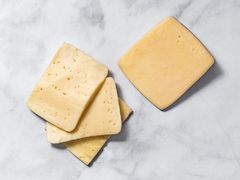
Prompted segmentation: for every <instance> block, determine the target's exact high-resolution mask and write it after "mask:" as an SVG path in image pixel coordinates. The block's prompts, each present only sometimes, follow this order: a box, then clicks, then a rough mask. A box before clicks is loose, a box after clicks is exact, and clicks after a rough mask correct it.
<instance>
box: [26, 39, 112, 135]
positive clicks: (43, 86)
mask: <svg viewBox="0 0 240 180" xmlns="http://www.w3.org/2000/svg"><path fill="white" fill-rule="evenodd" d="M107 74H108V69H107V67H106V66H104V65H103V64H101V63H99V62H97V61H96V60H94V59H93V58H91V57H89V56H88V55H86V54H84V53H83V52H82V51H80V50H79V49H77V48H75V47H74V46H72V45H70V44H67V43H64V44H63V45H62V47H61V48H60V49H59V50H58V52H57V53H56V55H55V56H54V58H53V60H52V62H51V63H50V65H49V66H48V68H47V69H46V71H45V72H44V73H43V75H42V77H41V78H40V80H39V81H38V83H37V85H36V87H35V88H34V90H33V92H32V94H31V96H30V98H29V100H28V106H29V108H30V109H31V110H32V111H33V112H35V113H36V114H37V115H39V116H40V117H42V118H43V119H45V120H46V121H48V122H50V123H52V124H54V125H55V126H57V127H59V128H61V129H63V130H65V131H72V130H73V129H75V127H76V125H77V123H78V121H79V119H80V117H81V116H82V114H83V111H84V110H85V108H86V106H87V105H88V104H89V102H90V101H91V99H92V98H93V97H94V95H95V94H96V92H97V91H98V90H99V88H100V86H101V84H102V83H103V82H104V80H105V78H106V76H107Z"/></svg>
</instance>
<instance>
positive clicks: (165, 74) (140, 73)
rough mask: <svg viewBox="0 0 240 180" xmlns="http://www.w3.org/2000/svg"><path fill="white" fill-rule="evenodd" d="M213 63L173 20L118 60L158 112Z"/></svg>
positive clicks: (143, 39)
mask: <svg viewBox="0 0 240 180" xmlns="http://www.w3.org/2000/svg"><path fill="white" fill-rule="evenodd" d="M213 63H214V60H213V57H212V56H211V55H210V53H209V52H208V50H207V49H206V48H205V47H204V46H203V45H202V44H201V42H200V41H199V40H198V39H197V38H196V37H195V36H194V35H193V34H192V33H191V32H190V31H189V30H188V29H187V28H186V27H185V26H183V25H182V24H181V23H179V22H178V21H177V20H176V19H175V18H173V17H169V18H167V19H165V20H164V21H163V22H162V23H160V24H158V25H157V26H156V27H155V28H153V29H152V30H151V31H150V32H148V33H147V34H146V35H145V36H144V37H143V38H142V39H141V40H140V41H139V42H137V44H136V45H134V46H133V47H132V48H130V49H129V51H128V52H127V53H126V54H125V55H124V56H123V57H122V58H121V59H120V61H119V66H120V68H121V70H122V71H123V72H124V74H125V75H126V76H127V77H128V79H129V80H130V81H131V82H132V83H133V84H134V86H135V87H136V88H137V89H138V90H139V91H140V92H141V93H142V94H143V95H144V96H145V97H146V98H147V99H148V100H150V101H151V102H152V103H153V104H154V105H155V106H157V107H158V108H159V109H165V108H167V107H168V106H170V105H171V104H172V103H174V102H175V101H176V100H177V99H178V98H179V97H180V96H181V95H182V94H184V92H185V91H187V90H188V89H189V88H190V87H191V86H192V85H193V84H194V83H195V82H196V81H197V80H198V79H199V78H200V77H201V76H202V75H203V74H204V73H205V72H206V71H207V70H208V69H209V68H210V67H211V66H212V64H213Z"/></svg>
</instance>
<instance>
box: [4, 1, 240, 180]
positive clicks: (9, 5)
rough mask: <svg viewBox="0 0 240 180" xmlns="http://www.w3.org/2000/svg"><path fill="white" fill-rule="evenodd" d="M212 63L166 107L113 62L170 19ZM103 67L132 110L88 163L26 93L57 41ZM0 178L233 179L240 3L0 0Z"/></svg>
mask: <svg viewBox="0 0 240 180" xmlns="http://www.w3.org/2000/svg"><path fill="white" fill-rule="evenodd" d="M169 15H172V16H175V17H177V18H178V19H179V20H180V21H181V22H182V23H184V24H185V25H186V26H187V27H188V28H189V29H190V30H191V31H192V32H193V33H194V34H195V35H196V36H197V37H198V38H199V39H200V40H201V41H202V42H203V43H204V44H205V45H206V47H207V48H208V49H209V50H210V52H211V53H212V54H213V56H214V57H215V59H216V65H215V66H214V67H213V68H212V69H211V70H210V71H209V72H208V73H207V74H206V75H205V76H204V77H203V78H202V79H201V80H200V81H199V82H198V83H197V84H195V86H194V87H193V88H192V89H191V90H190V91H188V92H187V94H185V95H184V97H183V98H181V99H180V100H179V101H178V102H177V103H176V104H175V105H174V106H173V107H172V108H171V109H169V110H168V111H165V112H162V111H160V110H158V109H157V108H155V107H154V106H153V105H152V104H150V103H149V102H148V101H147V100H146V99H145V98H144V97H143V96H142V95H141V94H140V93H139V92H138V91H137V90H136V89H135V88H134V87H133V86H132V85H131V84H130V82H129V81H128V80H127V78H126V77H125V76H124V75H123V73H122V72H121V71H120V69H119V68H118V66H117V61H118V59H119V58H120V57H121V56H122V55H123V53H124V52H125V51H126V50H127V49H128V48H129V47H130V46H131V45H133V44H134V43H135V42H136V41H137V40H138V39H139V38H140V37H141V36H142V35H143V34H144V33H145V32H147V31H148V30H149V29H151V27H153V26H154V25H155V24H157V23H158V22H160V21H161V20H162V19H163V18H165V17H166V16H169ZM64 41H65V42H69V43H72V44H74V45H76V46H77V47H79V48H80V49H82V50H83V51H85V52H87V53H88V54H89V55H91V56H93V57H94V58H96V59H98V60H99V61H101V62H103V63H104V64H106V65H107V66H108V67H109V69H110V70H111V72H112V74H113V76H114V78H115V80H116V81H117V83H118V87H119V93H120V95H121V96H122V97H123V98H124V99H125V100H126V102H127V103H128V104H129V105H130V106H131V107H132V108H133V110H134V114H133V115H132V116H131V118H130V119H129V121H128V122H127V123H126V124H125V125H124V129H123V131H122V133H121V134H120V135H118V136H116V137H114V138H112V139H111V141H110V142H109V143H108V144H107V146H106V147H105V148H104V150H103V152H102V153H101V155H100V156H99V157H98V158H97V160H96V161H95V162H94V163H93V165H92V166H91V167H87V166H85V165H84V164H83V163H82V162H81V161H79V160H78V159H77V158H75V157H74V156H73V155H72V154H71V153H69V152H68V151H67V150H66V149H64V148H62V147H61V146H60V147H54V146H52V145H50V144H49V143H48V142H47V141H46V136H45V132H44V127H45V124H44V122H43V121H42V120H40V119H39V118H38V117H36V116H35V115H33V113H31V112H30V111H29V110H28V108H27V107H26V100H27V98H28V96H29V94H30V92H31V90H32V88H33V86H34V85H35V83H36V81H37V80H38V78H39V77H40V75H41V73H42V72H43V70H44V69H45V68H46V67H47V65H48V63H49V62H50V60H51V58H52V57H53V55H54V53H55V52H56V50H57V49H58V47H59V46H60V45H61V44H62V42H64ZM0 100H1V101H0V114H1V120H0V123H1V125H0V138H1V141H0V179H4V180H10V179H14V180H15V179H20V180H22V179H23V180H32V179H34V180H38V179H39V180H42V179H45V180H54V179H58V180H66V179H67V180H75V179H81V180H93V179H98V180H107V179H114V180H125V179H129V180H145V179H151V180H200V179H201V180H239V179H240V1H239V0H202V1H200V0H181V1H178V0H170V1H168V0H119V1H112V0H82V1H78V0H65V1H63V0H52V1H46V0H38V1H33V0H32V1H31V0H22V1H17V0H0Z"/></svg>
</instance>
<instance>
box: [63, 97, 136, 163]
mask: <svg viewBox="0 0 240 180" xmlns="http://www.w3.org/2000/svg"><path fill="white" fill-rule="evenodd" d="M119 105H120V111H121V118H122V121H125V120H127V118H128V116H129V115H130V114H131V112H132V110H131V108H130V107H129V106H128V105H127V104H126V103H125V102H124V101H122V100H120V99H119ZM110 137H111V136H109V135H106V136H95V137H88V138H83V139H79V140H75V141H69V142H66V143H64V145H65V146H66V148H67V149H68V150H69V151H70V152H71V153H72V154H73V155H75V156H76V157H77V158H78V159H80V160H81V161H82V162H83V163H85V164H86V165H89V163H91V162H92V160H93V159H94V157H95V156H96V155H97V153H98V152H99V151H100V150H101V149H102V147H103V146H104V144H105V143H106V142H107V140H108V139H109V138H110Z"/></svg>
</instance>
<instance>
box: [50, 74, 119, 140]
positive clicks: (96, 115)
mask: <svg viewBox="0 0 240 180" xmlns="http://www.w3.org/2000/svg"><path fill="white" fill-rule="evenodd" d="M121 125H122V123H121V114H120V109H119V103H118V96H117V90H116V85H115V82H114V80H113V79H112V78H107V79H106V80H105V82H104V84H103V86H102V88H101V89H100V91H99V92H98V94H97V95H96V97H95V98H94V100H93V101H92V102H91V104H90V105H89V107H88V108H87V110H86V112H85V113H84V114H83V116H82V118H81V120H80V122H79V124H78V125H77V127H76V129H74V130H73V131H72V132H66V131H63V130H61V129H59V128H57V127H55V126H54V125H52V124H50V123H47V128H46V129H47V139H48V141H49V142H50V143H61V142H67V141H71V140H76V139H80V138H84V137H90V136H98V135H108V134H117V133H119V132H120V130H121Z"/></svg>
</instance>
